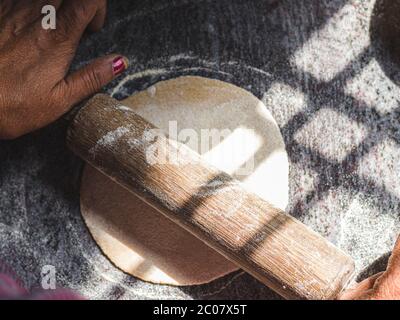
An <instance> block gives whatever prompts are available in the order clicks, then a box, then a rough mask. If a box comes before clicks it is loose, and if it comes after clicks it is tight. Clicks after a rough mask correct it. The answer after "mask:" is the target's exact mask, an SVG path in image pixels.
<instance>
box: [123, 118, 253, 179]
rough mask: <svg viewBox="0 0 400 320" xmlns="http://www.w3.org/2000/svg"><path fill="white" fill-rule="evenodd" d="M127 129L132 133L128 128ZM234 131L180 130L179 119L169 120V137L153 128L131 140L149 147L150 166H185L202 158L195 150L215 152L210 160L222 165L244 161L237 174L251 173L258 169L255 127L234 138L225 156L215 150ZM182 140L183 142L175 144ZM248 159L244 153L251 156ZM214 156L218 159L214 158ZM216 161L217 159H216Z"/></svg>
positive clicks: (131, 142)
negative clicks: (255, 149)
mask: <svg viewBox="0 0 400 320" xmlns="http://www.w3.org/2000/svg"><path fill="white" fill-rule="evenodd" d="M126 132H129V130H127V131H126ZM233 135H234V131H232V130H230V129H201V130H199V131H196V130H194V129H181V130H178V122H177V121H169V124H168V137H169V138H170V139H167V138H166V136H165V133H164V131H162V130H160V129H149V130H146V131H145V132H144V133H143V136H142V139H141V140H139V139H138V140H136V139H134V140H132V139H128V144H129V145H130V146H131V147H132V148H134V147H137V146H140V147H144V148H145V155H146V162H147V163H148V164H149V165H156V164H157V165H162V164H172V165H177V166H183V165H188V164H191V163H192V161H193V162H196V161H198V157H197V156H192V154H193V151H195V152H197V153H198V154H202V155H204V154H207V153H208V152H211V155H209V157H208V160H209V161H211V162H217V163H219V164H222V165H223V164H226V165H229V164H232V163H236V164H238V163H240V165H239V167H238V168H237V170H236V172H235V174H236V175H248V174H251V173H252V172H253V170H254V152H253V150H251V148H252V145H251V144H249V137H251V136H253V135H254V134H253V131H252V130H251V129H241V134H237V135H236V136H235V138H234V144H232V145H229V146H225V148H224V152H223V156H222V155H221V152H219V153H212V150H213V149H214V148H216V147H218V146H219V145H220V144H223V143H224V142H226V141H227V140H228V139H231V138H232V136H233ZM174 141H179V142H180V143H176V144H175V143H174ZM249 154H250V156H248V158H245V159H244V155H245V156H246V155H249ZM213 156H216V157H218V159H213ZM214 160H215V161H214Z"/></svg>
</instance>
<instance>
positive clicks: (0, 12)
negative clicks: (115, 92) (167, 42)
mask: <svg viewBox="0 0 400 320" xmlns="http://www.w3.org/2000/svg"><path fill="white" fill-rule="evenodd" d="M45 5H53V6H54V7H55V8H56V10H57V19H56V29H55V30H52V29H49V30H45V29H44V28H43V27H42V19H43V17H44V15H43V14H42V13H41V11H42V7H43V6H45ZM106 6H107V1H106V0H18V1H16V0H1V1H0V30H1V32H0V139H13V138H16V137H19V136H21V135H24V134H26V133H28V132H31V131H33V130H36V129H39V128H41V127H43V126H46V125H47V124H49V123H51V122H53V121H54V120H56V119H57V118H59V117H60V116H61V115H63V114H64V113H65V112H67V111H68V110H69V109H70V108H71V107H72V106H73V105H75V104H77V103H78V102H79V101H81V100H83V99H84V98H86V97H88V96H90V95H92V94H94V93H96V92H97V91H99V90H100V89H101V88H102V87H103V86H104V85H105V84H107V83H108V82H110V81H111V80H112V79H114V78H115V77H116V76H117V75H118V74H120V73H121V72H122V71H124V70H125V69H126V68H127V64H128V61H127V59H126V58H124V57H122V56H120V55H110V56H106V57H102V58H99V59H97V60H95V61H93V62H92V63H91V64H90V65H87V66H85V67H84V68H82V69H81V70H78V71H77V72H74V73H72V74H69V73H68V71H69V67H70V64H71V61H72V59H73V57H74V55H75V52H76V49H77V46H78V44H79V41H80V39H81V37H82V35H83V33H84V32H85V30H86V29H89V30H91V31H96V30H99V29H100V28H102V26H103V24H104V21H105V16H106Z"/></svg>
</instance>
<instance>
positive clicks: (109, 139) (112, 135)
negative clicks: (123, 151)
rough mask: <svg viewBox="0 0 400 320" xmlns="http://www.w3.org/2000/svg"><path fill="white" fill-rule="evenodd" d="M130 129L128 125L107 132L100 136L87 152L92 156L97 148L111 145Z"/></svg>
mask: <svg viewBox="0 0 400 320" xmlns="http://www.w3.org/2000/svg"><path fill="white" fill-rule="evenodd" d="M129 131H130V129H129V126H128V127H119V128H117V129H115V130H114V131H111V132H108V133H107V134H106V135H104V136H103V137H102V138H100V139H99V140H98V141H97V143H96V145H95V146H94V147H93V148H91V149H90V150H89V153H90V154H92V155H93V156H94V155H95V154H96V151H97V149H98V148H107V147H112V146H113V145H114V144H115V143H116V142H117V141H118V140H119V139H121V138H122V137H123V136H124V135H126V134H127V133H129Z"/></svg>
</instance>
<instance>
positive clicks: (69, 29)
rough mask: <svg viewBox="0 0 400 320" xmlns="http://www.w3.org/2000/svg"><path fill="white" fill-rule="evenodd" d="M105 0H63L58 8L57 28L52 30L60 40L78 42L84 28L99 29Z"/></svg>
mask: <svg viewBox="0 0 400 320" xmlns="http://www.w3.org/2000/svg"><path fill="white" fill-rule="evenodd" d="M106 5H107V1H106V0H69V1H63V3H62V5H61V7H60V9H59V10H58V18H57V29H56V30H54V31H53V32H54V33H55V35H56V37H57V38H58V39H61V40H62V41H71V42H73V43H78V42H79V40H80V38H81V37H82V35H83V33H84V31H85V30H86V28H88V27H89V28H91V29H92V30H98V29H100V28H101V27H102V26H103V24H104V21H105V17H106V10H107V9H106Z"/></svg>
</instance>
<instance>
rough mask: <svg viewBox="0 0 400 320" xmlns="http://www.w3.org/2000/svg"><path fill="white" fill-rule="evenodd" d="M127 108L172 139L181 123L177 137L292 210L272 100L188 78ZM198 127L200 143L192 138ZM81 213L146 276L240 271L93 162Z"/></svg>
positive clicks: (204, 279)
mask: <svg viewBox="0 0 400 320" xmlns="http://www.w3.org/2000/svg"><path fill="white" fill-rule="evenodd" d="M124 105H125V106H126V107H127V108H124V109H126V112H130V111H129V109H132V110H134V111H135V112H137V113H138V114H139V115H141V116H142V117H144V118H145V119H147V120H148V121H150V122H152V123H153V124H154V125H156V126H157V127H159V128H161V129H163V130H164V131H165V132H166V133H168V134H169V135H170V137H172V138H174V135H175V134H174V130H175V129H174V128H175V127H176V132H178V133H180V134H181V133H182V132H183V134H181V135H180V136H179V135H178V136H177V139H178V140H180V141H181V140H183V141H181V142H183V143H186V144H187V145H188V146H189V147H191V148H192V149H195V150H196V151H197V152H199V153H200V154H201V155H202V156H203V157H204V158H205V159H206V160H207V161H208V162H209V163H211V164H212V165H214V166H215V167H217V168H219V169H221V170H223V171H225V172H227V173H229V174H231V175H233V176H234V177H235V178H237V179H239V180H241V181H242V182H243V183H244V185H245V187H246V188H248V189H249V190H251V191H252V192H254V193H256V194H258V195H259V196H260V197H262V198H264V199H266V200H268V201H269V202H271V203H272V204H274V205H275V206H277V207H279V208H282V209H284V208H285V207H286V205H287V201H288V170H289V168H288V159H287V154H286V151H285V146H284V142H283V139H282V136H281V134H280V131H279V128H278V126H277V124H276V122H275V121H274V119H273V118H272V116H271V114H270V113H269V112H268V110H267V109H266V107H265V105H264V104H263V103H262V102H261V101H260V100H258V99H257V98H256V97H254V96H253V95H252V94H250V93H249V92H247V91H245V90H243V89H241V88H238V87H236V86H234V85H231V84H228V83H225V82H221V81H218V80H212V79H207V78H201V77H193V76H186V77H180V78H177V79H173V80H168V81H162V82H159V83H157V84H156V85H154V86H153V87H151V88H149V89H148V90H146V91H143V92H140V93H138V94H135V95H133V96H131V97H130V98H128V99H126V100H125V101H124ZM171 121H172V122H171ZM171 128H172V129H171ZM182 129H189V130H183V131H182ZM206 129H214V130H215V129H217V130H218V131H206ZM193 130H194V131H193ZM193 132H196V133H197V136H198V137H199V138H198V141H195V139H189V138H188V137H193ZM210 132H211V136H212V137H216V136H215V134H216V133H215V132H217V138H216V139H212V138H210ZM212 132H214V133H212ZM221 132H223V133H224V134H222V135H220V136H218V134H220V133H221ZM218 138H220V139H218ZM81 212H82V215H83V218H84V220H85V222H86V224H87V226H88V228H89V230H90V232H91V234H92V235H93V238H94V239H95V241H96V242H97V243H98V245H99V246H100V248H101V249H102V251H103V252H104V254H105V255H106V256H107V257H108V258H109V259H110V260H111V261H112V262H113V263H114V264H115V265H116V266H117V267H119V268H120V269H122V270H123V271H125V272H127V273H129V274H131V275H133V276H135V277H137V278H140V279H142V280H145V281H149V282H152V283H157V284H170V285H180V286H184V285H195V284H204V283H208V282H210V281H212V280H215V279H217V278H219V277H222V276H224V275H226V274H229V273H231V272H233V271H235V270H237V267H236V266H234V265H233V264H232V263H231V262H229V261H228V260H226V259H225V258H224V257H223V256H221V255H220V254H218V253H217V252H215V251H214V250H213V249H211V248H209V247H208V246H207V245H205V244H203V243H202V242H201V241H199V240H197V238H195V237H194V236H192V235H191V234H189V233H188V232H187V231H185V230H183V229H181V227H179V226H177V225H175V224H174V223H172V222H171V221H170V220H168V219H167V218H165V217H164V216H162V215H161V214H160V213H158V212H157V211H155V210H154V209H153V208H152V207H150V206H149V205H147V204H146V203H144V202H142V201H141V200H140V199H138V198H137V197H136V196H135V195H133V194H131V193H130V192H128V191H127V190H125V189H124V188H122V187H121V186H119V185H118V184H116V183H115V182H113V181H111V180H110V179H108V178H107V177H105V176H104V175H103V174H102V173H100V172H98V171H97V170H95V169H93V168H91V167H90V166H86V168H85V170H84V173H83V177H82V185H81Z"/></svg>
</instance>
